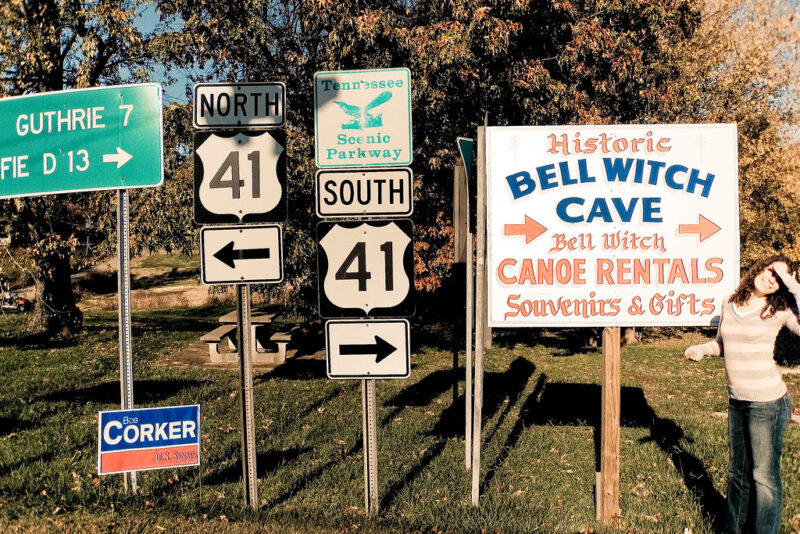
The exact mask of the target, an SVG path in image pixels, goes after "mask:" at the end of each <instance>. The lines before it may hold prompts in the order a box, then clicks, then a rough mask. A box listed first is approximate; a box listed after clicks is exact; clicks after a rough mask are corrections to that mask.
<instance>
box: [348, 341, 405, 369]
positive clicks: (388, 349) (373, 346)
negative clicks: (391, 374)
mask: <svg viewBox="0 0 800 534" xmlns="http://www.w3.org/2000/svg"><path fill="white" fill-rule="evenodd" d="M396 350H397V347H395V346H394V345H392V344H391V343H389V342H388V341H386V340H384V339H383V338H381V337H380V336H375V343H364V344H360V345H339V354H341V355H343V356H368V355H372V354H374V355H375V363H381V361H382V360H384V359H385V358H387V357H388V356H389V355H391V354H392V353H393V352H394V351H396Z"/></svg>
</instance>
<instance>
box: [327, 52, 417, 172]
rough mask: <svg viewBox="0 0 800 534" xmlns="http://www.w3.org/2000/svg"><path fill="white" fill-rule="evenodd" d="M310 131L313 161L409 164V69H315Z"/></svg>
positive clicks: (333, 164)
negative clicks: (312, 140)
mask: <svg viewBox="0 0 800 534" xmlns="http://www.w3.org/2000/svg"><path fill="white" fill-rule="evenodd" d="M314 132H315V140H316V142H315V147H316V154H317V167H320V168H330V167H370V166H371V167H387V166H388V167H391V166H395V167H397V166H402V165H409V164H410V163H411V160H412V159H413V153H412V147H411V72H410V71H409V70H408V69H405V68H401V69H378V70H353V71H335V72H317V73H316V74H314Z"/></svg>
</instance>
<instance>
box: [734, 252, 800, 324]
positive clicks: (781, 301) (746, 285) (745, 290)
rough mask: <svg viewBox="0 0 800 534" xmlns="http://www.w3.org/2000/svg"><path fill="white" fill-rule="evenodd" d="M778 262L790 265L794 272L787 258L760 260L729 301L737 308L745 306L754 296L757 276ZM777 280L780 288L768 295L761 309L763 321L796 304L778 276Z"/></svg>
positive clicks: (791, 270)
mask: <svg viewBox="0 0 800 534" xmlns="http://www.w3.org/2000/svg"><path fill="white" fill-rule="evenodd" d="M778 261H780V262H783V263H785V264H786V265H788V266H789V272H790V273H793V272H794V266H793V265H792V262H791V261H790V260H789V258H787V257H786V256H772V257H770V258H764V259H763V260H759V261H757V262H756V263H755V264H753V266H752V267H750V269H748V270H747V272H746V273H745V274H744V276H743V277H742V279H741V281H740V282H739V287H737V288H736V291H734V292H733V293H732V294H731V296H730V298H729V299H728V300H730V302H732V303H733V304H736V305H737V306H743V305H744V304H745V303H746V302H747V301H748V300H749V299H750V295H752V293H753V291H755V288H756V284H755V280H756V276H758V275H759V274H761V273H762V272H763V271H764V269H766V268H767V267H769V266H770V265H772V264H773V263H775V262H778ZM776 278H777V279H778V285H779V286H780V287H779V288H778V290H777V291H776V292H775V293H772V294H771V295H766V298H767V303H766V304H765V305H764V307H763V308H762V309H761V314H760V316H761V318H762V319H768V318H770V317H772V316H773V315H775V314H776V313H777V312H779V311H782V310H788V309H790V307H791V306H792V305H793V304H794V297H792V294H791V293H789V289H788V288H787V287H786V286H785V285H784V284H783V282H782V281H781V279H780V277H777V276H776Z"/></svg>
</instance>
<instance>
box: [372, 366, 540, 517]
mask: <svg viewBox="0 0 800 534" xmlns="http://www.w3.org/2000/svg"><path fill="white" fill-rule="evenodd" d="M535 370H536V366H535V365H533V364H532V363H531V362H530V361H528V360H526V359H524V358H517V359H516V360H514V361H513V362H511V365H510V366H509V368H508V370H506V371H505V372H503V373H486V375H485V376H484V384H485V387H486V391H488V392H492V393H490V394H488V395H486V396H485V398H484V404H483V409H482V419H484V420H485V419H492V418H494V417H497V422H496V424H495V425H494V427H493V428H492V430H491V431H490V432H489V434H488V437H487V438H486V439H487V440H489V439H491V436H493V435H494V433H495V432H496V431H497V428H499V427H500V426H501V425H502V424H503V421H504V420H505V418H506V417H507V416H508V414H509V412H510V410H511V408H512V407H513V406H514V405H515V404H516V403H517V402H518V401H519V398H520V396H521V395H522V392H523V391H524V390H525V386H526V385H527V384H528V380H530V377H531V376H533V373H534V371H535ZM451 377H452V374H451V372H450V371H435V372H433V373H431V374H429V375H427V376H426V377H424V378H423V379H422V380H420V381H419V382H417V383H416V384H414V385H412V386H409V387H408V388H406V389H404V390H403V391H401V392H400V393H399V394H398V395H396V396H395V397H393V398H392V399H391V400H389V401H388V402H387V404H389V405H392V406H396V408H395V409H394V410H393V411H392V412H391V413H390V414H389V416H388V417H386V418H385V419H384V421H383V422H382V425H386V424H387V423H388V422H389V421H391V419H393V418H394V417H395V416H396V415H397V414H398V413H399V412H400V411H402V409H403V408H404V407H405V406H427V405H428V404H430V403H431V402H432V401H433V400H434V399H435V398H436V397H438V396H440V395H441V394H442V393H444V392H445V391H447V390H448V389H450V381H449V380H450V379H451ZM494 392H498V393H494ZM498 413H499V416H498ZM463 422H464V398H463V397H461V398H460V399H459V401H458V402H455V403H452V404H450V406H448V407H447V408H445V409H444V410H443V411H442V413H441V416H440V417H439V420H438V421H437V422H436V424H435V425H434V426H433V428H432V429H431V430H429V431H428V432H426V433H425V436H428V437H433V438H435V444H434V445H433V446H432V447H429V448H428V449H427V450H426V451H425V454H424V456H422V457H421V458H420V460H419V462H418V463H417V464H416V465H414V466H413V467H412V468H411V469H410V470H409V471H408V472H407V473H406V474H405V475H404V476H403V477H402V478H401V479H400V480H398V481H397V482H395V483H394V484H392V486H391V487H389V489H388V490H387V491H386V493H385V494H384V495H383V497H382V498H381V504H380V506H381V507H387V506H389V505H391V503H392V501H394V499H395V498H396V497H397V496H398V495H399V493H400V491H402V489H403V488H404V487H405V486H407V485H409V484H411V483H412V482H413V481H414V479H416V478H417V477H418V476H419V474H420V473H421V472H422V470H423V469H425V468H426V467H427V466H428V465H430V463H431V462H432V461H433V460H434V459H435V458H436V457H437V456H439V455H440V454H441V453H442V451H443V450H444V448H445V446H446V444H447V440H448V439H449V438H452V437H457V436H461V435H463V432H464V430H465V429H464V423H463Z"/></svg>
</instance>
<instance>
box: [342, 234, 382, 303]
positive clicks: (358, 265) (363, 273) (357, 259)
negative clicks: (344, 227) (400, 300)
mask: <svg viewBox="0 0 800 534" xmlns="http://www.w3.org/2000/svg"><path fill="white" fill-rule="evenodd" d="M380 251H381V252H383V256H384V270H385V271H384V280H385V281H386V291H392V290H394V267H393V263H392V242H391V241H386V242H385V243H383V244H382V245H381V246H380ZM354 263H355V270H350V268H351V266H353V264H354ZM334 278H335V279H336V280H358V290H359V291H366V290H367V280H370V279H371V278H372V273H371V272H369V271H368V270H367V243H366V242H364V241H359V242H357V243H356V244H355V246H354V247H353V250H351V251H350V253H349V254H348V255H347V257H346V258H345V259H344V263H342V266H341V267H339V269H338V270H337V271H336V275H335V276H334Z"/></svg>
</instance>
